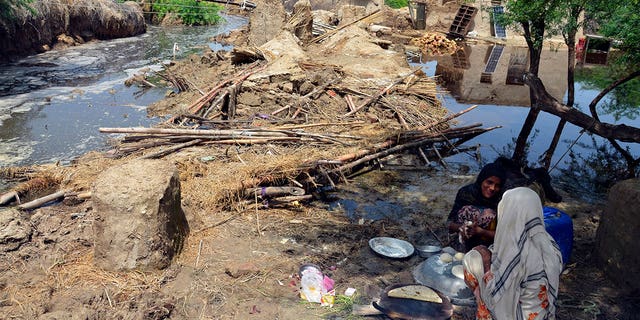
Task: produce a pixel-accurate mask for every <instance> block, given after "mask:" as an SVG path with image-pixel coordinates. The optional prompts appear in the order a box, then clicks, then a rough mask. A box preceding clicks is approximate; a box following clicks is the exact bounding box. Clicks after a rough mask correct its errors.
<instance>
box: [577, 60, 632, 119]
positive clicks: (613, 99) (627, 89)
mask: <svg viewBox="0 0 640 320" xmlns="http://www.w3.org/2000/svg"><path fill="white" fill-rule="evenodd" d="M614 56H615V55H614ZM625 69H626V66H624V65H617V64H613V65H609V66H590V67H588V68H577V69H576V81H578V82H581V83H582V84H583V87H584V88H585V89H594V90H599V91H601V90H603V89H605V88H606V87H608V86H609V85H610V84H611V83H613V82H614V81H616V80H617V79H619V78H621V77H623V76H624V75H626V70H625ZM607 97H608V98H609V100H608V101H606V102H605V101H604V100H603V101H602V102H605V103H602V102H601V103H600V104H599V105H598V107H599V108H600V110H602V111H603V112H604V113H606V114H611V115H612V116H613V117H614V118H615V119H616V121H617V120H620V119H622V118H625V117H626V118H628V119H635V118H636V117H638V115H639V114H640V109H639V108H638V104H639V101H640V79H637V78H636V79H633V80H630V81H628V82H627V83H625V84H623V85H620V86H618V87H616V88H615V89H614V90H613V91H611V92H609V93H608V94H607Z"/></svg>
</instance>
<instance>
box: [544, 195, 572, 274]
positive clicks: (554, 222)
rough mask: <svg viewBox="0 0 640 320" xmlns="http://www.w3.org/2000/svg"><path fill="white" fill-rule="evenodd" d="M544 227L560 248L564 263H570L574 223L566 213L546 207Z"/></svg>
mask: <svg viewBox="0 0 640 320" xmlns="http://www.w3.org/2000/svg"><path fill="white" fill-rule="evenodd" d="M543 209H544V210H543V212H542V213H543V215H544V227H545V229H546V230H547V232H548V233H549V234H550V235H551V237H553V239H554V240H555V241H556V243H558V246H559V247H560V253H562V263H564V264H567V263H569V258H571V248H572V247H573V221H572V220H571V217H569V215H567V214H566V213H564V212H562V211H560V210H558V209H556V208H553V207H544V208H543Z"/></svg>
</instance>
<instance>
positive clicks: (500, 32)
mask: <svg viewBox="0 0 640 320" xmlns="http://www.w3.org/2000/svg"><path fill="white" fill-rule="evenodd" d="M503 14H504V7H502V6H494V7H493V30H494V31H495V34H496V37H497V38H506V37H507V30H505V28H504V26H503V25H502V24H500V23H499V22H498V20H499V17H500V16H501V15H503Z"/></svg>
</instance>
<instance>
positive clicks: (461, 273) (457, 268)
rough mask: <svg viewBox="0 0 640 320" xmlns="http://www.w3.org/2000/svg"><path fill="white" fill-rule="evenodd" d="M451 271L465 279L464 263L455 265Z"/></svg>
mask: <svg viewBox="0 0 640 320" xmlns="http://www.w3.org/2000/svg"><path fill="white" fill-rule="evenodd" d="M451 273H453V275H454V276H456V277H458V278H460V279H464V267H463V266H462V265H457V266H453V267H452V268H451Z"/></svg>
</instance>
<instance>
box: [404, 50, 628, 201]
mask: <svg viewBox="0 0 640 320" xmlns="http://www.w3.org/2000/svg"><path fill="white" fill-rule="evenodd" d="M499 47H500V46H497V45H491V44H465V45H464V46H463V50H460V51H458V52H456V53H455V54H453V55H451V56H444V57H417V58H413V59H410V64H412V65H420V66H422V67H423V69H424V70H425V72H426V73H427V74H428V75H430V76H436V77H437V79H438V83H439V85H440V86H441V88H442V89H443V90H445V91H446V93H444V94H443V95H442V97H441V100H442V101H443V104H444V105H445V107H446V108H447V109H449V110H450V111H451V112H458V111H462V110H464V109H466V108H468V107H469V106H470V105H478V108H476V109H475V110H473V111H471V112H469V113H467V114H465V115H463V116H462V117H460V118H458V120H459V121H460V125H468V124H471V123H478V122H481V123H483V125H484V126H485V127H490V126H502V128H500V129H497V130H493V131H490V132H488V133H485V134H482V135H480V136H479V137H477V138H475V139H473V140H471V141H470V142H469V144H478V145H479V146H480V154H481V155H482V157H483V158H484V160H485V161H492V160H493V159H495V158H496V157H497V156H498V155H501V154H506V155H511V153H512V151H513V147H514V141H515V139H516V138H517V136H518V133H519V132H520V129H521V127H522V125H523V123H524V119H525V118H526V116H527V113H528V110H529V109H528V106H529V105H530V102H529V101H530V100H529V88H528V87H527V86H525V85H523V84H522V82H521V81H519V77H520V76H521V75H522V73H523V72H524V71H525V70H527V69H528V61H529V59H528V50H527V48H526V47H510V46H505V47H502V48H499ZM566 69H567V52H566V50H555V49H554V50H549V49H545V50H544V51H543V52H542V57H541V63H540V69H539V77H540V78H541V79H542V81H543V82H544V85H545V88H546V89H547V91H548V92H549V93H550V94H551V95H552V96H554V97H555V98H556V99H558V100H559V101H564V98H565V97H566V91H567V83H566ZM598 93H599V90H593V89H587V86H586V84H584V83H576V94H575V107H576V108H578V109H580V110H582V112H585V113H587V114H589V111H588V105H589V103H590V102H591V100H592V99H593V98H595V97H596V96H597V95H598ZM610 100H611V99H608V98H605V101H603V102H604V103H605V104H606V103H608V102H609V101H610ZM600 118H601V121H603V122H607V123H612V124H615V123H626V124H628V125H632V126H640V121H638V120H637V119H635V118H633V119H630V118H625V117H623V118H615V117H614V116H613V115H607V114H602V115H600ZM559 120H560V119H559V118H558V117H557V116H555V115H551V114H548V113H545V112H542V113H541V114H540V115H539V117H538V120H537V122H536V125H535V127H534V132H533V134H532V136H531V137H530V138H529V141H530V145H529V152H528V161H529V163H531V164H537V163H539V159H538V157H540V156H541V155H542V154H543V153H544V152H545V151H546V149H547V148H548V147H549V143H550V141H551V139H552V137H553V134H554V131H555V129H556V126H557V124H558V122H559ZM602 144H605V145H606V144H608V142H607V141H606V140H604V139H602V138H600V137H597V136H593V137H592V136H591V135H589V134H586V133H582V128H580V127H577V126H574V125H572V124H569V123H568V124H567V125H566V127H565V129H564V132H563V135H562V138H561V142H560V143H559V145H558V148H557V149H556V152H555V154H554V156H553V158H552V161H551V164H552V166H554V165H555V168H554V170H553V171H552V172H551V173H552V175H556V176H559V175H560V173H561V171H563V170H564V171H567V170H569V171H568V172H569V173H571V172H572V171H575V168H576V167H582V168H585V170H590V171H591V173H589V174H586V173H577V172H576V176H577V175H581V177H575V176H574V177H572V179H574V181H573V182H568V183H572V184H574V185H576V186H579V187H581V188H586V185H588V184H590V182H588V181H587V183H585V182H584V179H593V177H598V176H604V175H599V174H598V173H597V172H594V170H596V169H599V170H608V169H607V167H606V166H603V165H600V166H597V165H591V164H589V165H587V164H585V163H584V161H586V160H587V159H591V160H593V159H597V158H598V156H597V155H598V154H599V153H600V154H601V153H602ZM621 144H622V145H623V146H624V147H628V148H630V150H631V152H632V154H634V155H636V157H637V154H638V153H639V152H640V147H639V146H638V144H635V143H632V144H629V143H621ZM594 155H595V156H594ZM475 156H476V155H475V154H474V155H459V156H454V157H452V158H451V161H453V162H460V163H464V164H468V165H472V167H474V166H475V169H478V167H479V166H481V163H477V162H475ZM609 159H610V158H609ZM601 160H604V159H601ZM581 161H582V162H583V163H582V165H580V162H581ZM572 168H573V169H572ZM592 168H593V169H592ZM565 175H566V174H565ZM607 176H610V175H607ZM575 179H578V180H580V179H583V181H582V182H581V183H577V182H576V180H575ZM590 185H591V186H590V188H591V190H590V191H593V190H594V188H593V187H594V186H593V184H590ZM579 192H584V189H583V190H581V191H579Z"/></svg>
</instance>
